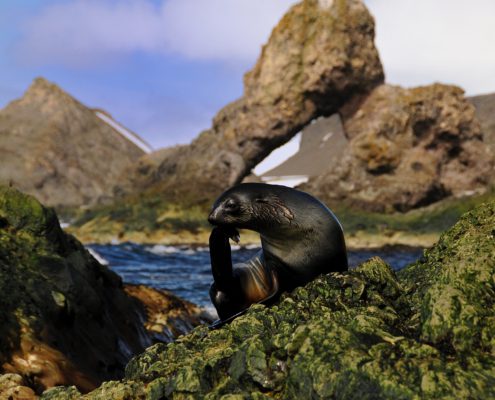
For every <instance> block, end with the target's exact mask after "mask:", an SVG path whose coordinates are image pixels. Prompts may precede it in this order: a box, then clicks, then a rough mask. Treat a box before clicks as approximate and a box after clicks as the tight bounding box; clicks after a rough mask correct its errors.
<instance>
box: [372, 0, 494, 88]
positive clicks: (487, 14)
mask: <svg viewBox="0 0 495 400" xmlns="http://www.w3.org/2000/svg"><path fill="white" fill-rule="evenodd" d="M366 4H367V6H368V7H369V9H370V10H371V12H372V14H373V15H374V16H375V19H376V25H377V26H376V30H377V40H376V45H377V47H378V49H379V51H380V56H381V59H382V62H383V65H384V68H385V72H386V79H387V81H388V82H391V83H398V84H401V85H405V86H415V85H422V84H429V83H432V82H434V81H440V82H446V83H453V84H457V85H460V86H462V87H463V88H464V89H465V90H466V91H467V92H468V94H477V93H483V92H489V91H495V24H494V23H493V19H494V17H495V1H493V0H473V1H469V2H468V1H465V0H435V1H431V0H394V1H383V0H368V1H366Z"/></svg>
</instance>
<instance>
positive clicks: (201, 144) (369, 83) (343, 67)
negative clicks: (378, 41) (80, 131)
mask: <svg viewBox="0 0 495 400" xmlns="http://www.w3.org/2000/svg"><path fill="white" fill-rule="evenodd" d="M373 39H374V22H373V18H372V17H371V15H370V14H369V12H368V10H367V9H366V7H365V6H364V5H363V3H362V2H361V1H360V0H334V1H332V2H328V1H326V2H323V1H318V0H303V1H301V2H300V3H299V4H296V5H295V6H293V7H292V8H291V9H290V10H289V11H288V13H287V14H286V15H285V16H284V17H283V18H282V20H281V21H280V23H279V24H278V25H277V26H276V27H275V29H274V30H273V32H272V35H271V37H270V39H269V41H268V43H267V44H266V45H265V46H264V47H263V50H262V53H261V56H260V58H259V59H258V62H257V63H256V65H255V66H254V68H253V69H252V70H251V71H250V72H248V73H247V74H246V75H245V77H244V96H243V97H242V98H240V99H239V100H237V101H235V102H233V103H231V104H229V105H227V106H226V107H225V108H223V109H222V110H221V111H220V112H219V113H218V114H217V115H216V117H215V118H214V121H213V126H212V128H211V129H209V130H207V131H205V132H203V133H202V134H201V135H200V136H199V137H198V138H197V139H196V140H194V141H193V143H192V144H191V145H189V146H183V147H180V148H177V149H176V150H175V151H174V152H173V153H172V154H169V155H168V157H167V158H166V159H165V160H164V161H163V162H162V163H161V164H160V166H159V167H158V174H157V175H156V176H157V182H156V183H155V185H153V186H152V187H151V188H146V187H145V189H149V190H155V191H156V190H159V191H161V192H162V193H164V195H166V196H168V197H173V198H175V199H179V200H180V201H182V202H184V201H186V200H187V198H190V199H192V200H193V201H194V202H201V200H211V198H214V197H216V196H217V195H218V193H219V192H221V191H222V190H223V189H225V188H226V187H228V186H230V185H232V184H234V183H236V182H240V181H241V180H242V178H243V177H244V176H246V175H247V174H249V172H250V171H251V169H252V168H253V167H254V166H255V165H256V164H257V163H259V162H260V161H261V160H262V159H263V158H264V157H266V156H267V155H268V154H269V153H270V152H271V151H272V150H273V149H275V148H277V147H279V146H280V145H282V144H283V143H285V142H287V141H288V140H289V139H290V138H291V137H293V136H294V135H295V134H296V133H298V132H299V131H300V129H301V128H303V127H304V126H305V125H306V124H308V123H309V122H310V121H311V120H312V119H314V118H316V117H318V116H320V115H330V114H333V113H334V112H336V111H337V110H338V109H339V108H340V107H341V106H342V105H343V104H344V103H345V102H347V101H349V100H350V99H352V98H354V97H356V96H358V95H361V94H363V93H367V92H369V91H370V90H371V89H372V88H373V87H375V86H376V85H377V84H380V83H381V82H382V81H383V78H384V76H383V70H382V66H381V63H380V59H379V57H378V53H377V51H376V49H375V47H374V44H373ZM142 189H143V187H142V186H141V187H139V188H138V191H140V190H142Z"/></svg>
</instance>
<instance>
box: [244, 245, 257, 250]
mask: <svg viewBox="0 0 495 400" xmlns="http://www.w3.org/2000/svg"><path fill="white" fill-rule="evenodd" d="M259 248H261V246H260V245H259V244H248V245H246V246H245V249H247V250H254V249H259Z"/></svg>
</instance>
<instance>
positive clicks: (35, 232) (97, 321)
mask: <svg viewBox="0 0 495 400" xmlns="http://www.w3.org/2000/svg"><path fill="white" fill-rule="evenodd" d="M126 292H128V293H129V294H130V295H128V294H126ZM0 293H1V296H0V366H1V371H3V372H4V373H14V374H18V375H20V376H21V377H22V378H23V379H24V380H25V381H26V382H28V383H29V386H30V387H31V388H32V389H33V390H34V391H35V392H37V393H40V392H42V391H43V390H44V389H46V388H49V387H52V386H56V385H76V386H77V387H78V388H79V390H81V391H83V392H85V391H88V390H90V389H93V388H95V387H96V386H97V385H99V384H100V383H101V382H102V381H103V380H108V379H118V378H120V377H122V375H123V371H124V367H125V365H126V363H127V362H128V361H129V359H130V358H131V357H132V356H133V355H135V354H138V353H140V352H142V351H143V350H144V349H145V348H146V347H147V346H149V345H151V344H152V343H153V342H155V341H156V340H157V339H164V340H165V339H166V341H167V342H168V341H170V340H171V339H172V338H174V337H175V335H179V334H183V333H185V332H187V331H188V330H189V329H190V328H192V326H194V325H197V324H199V323H201V322H204V321H207V318H206V317H204V316H202V315H201V314H200V311H199V310H198V309H197V308H195V307H194V306H193V305H191V304H190V303H187V302H183V301H181V300H180V299H178V298H177V297H175V296H170V295H167V294H166V293H164V292H161V291H156V290H153V289H148V288H144V287H127V288H125V290H124V288H123V285H122V281H121V278H120V277H119V276H118V275H117V274H115V273H114V272H112V271H110V270H109V269H108V268H107V267H104V266H102V265H100V264H99V263H98V262H97V261H96V260H95V259H94V258H93V257H92V256H91V255H90V254H89V253H88V251H87V250H86V249H85V248H84V247H83V246H82V245H81V244H80V243H79V242H78V241H77V240H76V239H75V238H74V237H72V236H69V235H67V234H65V233H64V232H63V231H62V229H61V228H60V225H59V223H58V220H57V217H56V215H55V213H54V212H53V210H51V209H47V208H44V207H43V206H42V205H41V204H40V203H39V202H38V201H37V200H36V199H34V198H33V197H31V196H27V195H24V194H22V193H20V192H18V191H17V190H15V189H12V188H5V187H0ZM145 297H146V300H145ZM141 299H142V300H141ZM162 306H163V307H165V306H166V308H164V309H160V308H161V307H162ZM167 313H169V314H168V315H167ZM147 317H149V318H147ZM144 324H146V327H148V325H149V324H153V325H152V329H151V330H152V331H153V333H151V332H148V331H147V329H146V327H145V326H144ZM160 328H163V331H161V332H160V331H159V329H160ZM2 379H7V378H2ZM10 381H11V380H9V382H10ZM2 382H4V381H2ZM4 383H5V382H4ZM11 386H12V385H11ZM17 386H22V385H21V384H20V383H19V384H18V385H17V384H16V386H15V387H17ZM9 387H10V386H9ZM9 390H10V389H9ZM16 390H17V389H16ZM22 390H24V389H22Z"/></svg>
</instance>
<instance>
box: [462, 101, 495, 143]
mask: <svg viewBox="0 0 495 400" xmlns="http://www.w3.org/2000/svg"><path fill="white" fill-rule="evenodd" d="M468 99H469V101H470V102H471V103H473V105H474V108H475V109H476V116H477V117H478V120H479V121H480V124H481V131H482V132H483V139H484V141H485V143H486V144H487V145H488V146H489V147H490V148H491V149H492V151H493V152H495V93H490V94H484V95H481V96H473V97H469V98H468Z"/></svg>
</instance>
